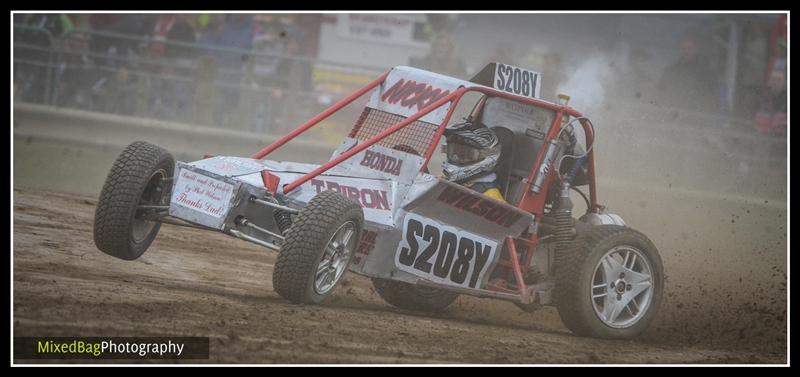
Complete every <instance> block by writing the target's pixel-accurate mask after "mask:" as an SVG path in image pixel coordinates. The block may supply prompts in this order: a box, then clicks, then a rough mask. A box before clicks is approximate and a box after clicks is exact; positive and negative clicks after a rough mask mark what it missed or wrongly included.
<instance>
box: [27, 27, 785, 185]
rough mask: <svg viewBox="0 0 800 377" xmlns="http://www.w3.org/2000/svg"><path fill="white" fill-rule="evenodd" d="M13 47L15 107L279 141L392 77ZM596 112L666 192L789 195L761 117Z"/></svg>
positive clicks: (129, 40) (282, 57)
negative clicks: (757, 124) (757, 129)
mask: <svg viewBox="0 0 800 377" xmlns="http://www.w3.org/2000/svg"><path fill="white" fill-rule="evenodd" d="M98 46H100V47H98ZM155 46H158V47H159V49H160V50H161V51H162V53H161V54H152V51H153V50H154V47H155ZM156 50H157V49H156ZM13 51H14V59H13V62H14V98H15V101H19V102H29V103H37V104H46V105H51V106H56V107H63V108H74V109H81V110H90V111H97V112H104V113H112V114H118V115H130V116H135V117H142V118H154V119H159V120H166V121H177V122H183V123H189V124H197V125H207V126H217V127H223V128H225V129H233V130H241V131H255V132H269V133H278V134H280V133H283V132H285V131H287V130H289V129H291V128H293V127H294V126H296V125H297V124H300V123H302V122H303V121H305V120H307V119H308V118H310V117H311V116H312V115H314V114H316V113H318V112H319V111H321V110H322V109H324V108H326V107H327V106H328V105H329V104H331V103H333V102H334V101H336V100H338V99H339V98H341V97H343V96H344V95H346V94H348V93H350V92H352V91H353V90H355V89H356V88H359V87H361V86H362V85H363V84H365V83H367V82H369V81H370V80H372V79H374V78H375V77H377V76H378V75H379V74H380V73H381V72H383V70H381V69H375V68H372V67H367V66H352V65H348V66H344V65H342V64H338V63H335V62H326V61H322V60H319V59H311V58H307V57H302V56H297V55H292V54H287V53H284V52H282V51H277V50H270V49H267V48H256V49H251V50H243V49H236V48H230V47H223V46H209V45H205V44H200V43H184V42H177V41H156V40H153V39H151V38H148V37H141V36H132V35H127V34H116V33H110V32H99V31H93V30H83V29H73V30H71V31H69V32H68V33H66V34H65V35H62V36H59V37H57V38H56V37H54V36H53V35H52V34H51V33H50V32H48V31H47V30H46V29H42V28H35V27H30V26H25V25H14V46H13ZM404 63H405V62H398V64H404ZM386 68H388V67H386ZM575 94H577V93H575ZM361 104H363V102H362V103H361ZM359 110H360V109H359V106H358V104H354V106H352V107H350V108H348V109H347V110H346V111H345V112H344V113H342V114H337V115H336V116H334V117H332V118H331V121H332V123H333V125H332V127H331V128H333V129H334V131H333V132H331V137H332V138H337V137H338V138H341V136H342V135H344V134H345V132H346V130H347V129H349V128H350V127H351V126H352V125H353V123H354V121H355V119H356V118H357V117H358V113H359ZM587 115H589V116H590V117H593V119H594V122H595V124H597V125H598V128H599V130H598V131H599V132H600V134H599V138H598V140H599V143H600V144H603V145H601V146H602V147H603V148H605V149H601V150H599V151H598V153H599V156H600V157H601V159H603V158H605V161H606V164H607V166H604V167H603V168H602V169H605V170H606V171H608V170H612V171H613V172H612V174H615V175H617V174H618V175H628V176H629V177H630V178H631V179H632V180H634V181H636V180H643V179H651V177H653V176H654V175H655V176H658V174H654V169H655V170H658V169H659V168H658V167H661V168H660V169H661V170H663V171H664V172H665V173H664V177H662V179H661V180H660V182H659V183H663V184H664V185H672V184H675V185H676V186H693V187H696V186H704V187H703V188H706V189H712V190H713V189H719V188H720V186H724V187H727V189H728V190H738V191H745V192H747V193H751V194H758V195H769V196H776V195H777V196H781V195H785V188H786V187H785V186H786V185H785V181H786V168H785V166H786V138H785V137H767V136H762V135H758V134H755V133H754V132H752V130H753V126H752V120H750V119H733V118H731V117H726V116H720V115H709V114H704V113H691V112H687V111H678V110H676V109H669V108H664V107H657V106H649V105H647V104H641V103H627V104H626V103H615V104H614V108H613V109H611V111H607V112H606V114H603V116H601V117H595V116H593V114H591V113H587ZM621 149H624V150H625V151H624V152H622V151H621ZM634 156H636V157H634ZM601 162H602V161H601ZM667 163H668V164H667ZM665 164H667V165H665ZM645 177H647V178H645ZM765 177H767V178H765ZM765 183H766V184H765Z"/></svg>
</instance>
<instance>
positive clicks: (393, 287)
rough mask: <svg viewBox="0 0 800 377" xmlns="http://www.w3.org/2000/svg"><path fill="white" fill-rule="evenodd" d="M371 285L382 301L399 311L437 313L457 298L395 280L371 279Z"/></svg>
mask: <svg viewBox="0 0 800 377" xmlns="http://www.w3.org/2000/svg"><path fill="white" fill-rule="evenodd" d="M372 285H373V286H374V287H375V292H378V295H379V296H381V298H382V299H384V300H385V301H386V302H388V303H389V304H392V305H393V306H396V307H398V308H401V309H408V310H418V311H424V312H439V311H442V310H444V309H445V308H447V307H448V306H449V305H450V304H452V303H453V301H455V300H456V298H458V293H454V292H450V291H446V290H443V289H438V288H434V287H425V286H419V285H413V284H409V283H405V282H402V281H396V280H387V279H372Z"/></svg>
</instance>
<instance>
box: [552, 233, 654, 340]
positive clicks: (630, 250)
mask: <svg viewBox="0 0 800 377" xmlns="http://www.w3.org/2000/svg"><path fill="white" fill-rule="evenodd" d="M663 290H664V267H663V265H662V263H661V257H659V255H658V250H657V249H656V247H655V246H654V245H653V243H652V242H651V241H650V240H649V239H648V238H647V237H646V236H645V235H643V234H642V233H639V232H638V231H636V230H633V229H631V228H628V227H624V226H618V225H600V226H596V227H594V228H593V229H592V230H591V231H590V232H589V233H588V234H587V235H585V236H583V237H581V238H579V239H578V240H576V242H575V244H574V246H573V247H572V248H570V249H569V250H567V251H565V252H564V253H563V254H562V255H559V256H558V259H557V261H556V288H555V304H556V307H557V308H558V313H559V316H560V317H561V320H562V321H563V322H564V324H565V325H566V326H567V328H569V329H570V330H571V331H572V332H573V333H575V334H577V335H581V336H591V337H598V338H612V339H630V338H634V337H636V336H638V335H640V334H641V333H642V332H644V330H646V329H647V327H648V325H649V324H650V322H652V320H653V318H654V317H655V315H656V312H657V311H658V307H659V305H660V303H661V298H662V295H663Z"/></svg>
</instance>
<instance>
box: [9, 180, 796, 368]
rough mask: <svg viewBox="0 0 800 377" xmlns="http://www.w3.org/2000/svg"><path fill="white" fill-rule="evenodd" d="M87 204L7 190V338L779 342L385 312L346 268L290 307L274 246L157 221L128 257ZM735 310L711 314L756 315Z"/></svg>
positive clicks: (591, 353)
mask: <svg viewBox="0 0 800 377" xmlns="http://www.w3.org/2000/svg"><path fill="white" fill-rule="evenodd" d="M95 203H96V200H95V199H94V198H88V197H84V196H78V195H70V194H63V193H53V192H46V191H37V190H27V189H23V188H17V189H15V190H14V230H13V236H14V240H13V244H14V249H13V256H14V257H13V259H14V276H13V283H14V287H13V291H14V335H15V336H134V335H135V336H148V335H149V336H166V335H172V336H208V337H210V338H211V359H210V360H208V362H215V363H239V362H246V363H728V362H736V363H784V362H786V354H785V348H783V351H781V343H780V341H781V340H780V339H779V338H775V337H774V336H773V338H767V339H766V340H765V339H761V338H758V339H760V341H761V342H760V343H757V344H754V342H744V341H743V342H741V343H736V342H703V341H694V340H692V339H694V337H695V334H696V329H695V328H694V327H691V326H688V327H686V328H682V327H681V326H680V323H681V321H683V318H684V317H683V316H680V315H676V316H674V317H675V319H674V320H673V319H670V316H669V313H671V312H670V311H667V315H664V316H661V317H662V318H659V321H657V322H656V323H655V326H654V329H652V331H649V332H648V334H647V336H646V337H645V338H644V340H640V341H608V340H601V339H589V338H579V337H575V336H573V335H571V334H570V333H569V332H568V331H567V330H565V329H564V327H563V325H561V323H560V321H559V319H558V316H557V314H556V313H555V310H554V309H552V308H544V309H542V310H540V311H538V312H536V313H533V314H528V313H524V312H521V311H520V310H518V309H517V308H516V307H514V305H513V304H511V303H507V302H501V301H496V300H488V299H477V298H472V297H464V296H462V297H460V298H459V299H458V300H457V301H456V303H455V304H454V305H453V306H452V307H451V308H450V309H448V311H447V312H445V313H442V314H436V315H430V314H420V313H413V312H408V311H403V310H398V309H395V308H392V307H390V306H388V305H387V304H385V303H384V302H383V301H381V300H380V298H379V297H378V296H377V295H376V294H375V292H374V290H373V289H372V286H371V283H370V282H369V280H368V279H366V278H363V277H360V276H356V275H354V274H348V275H347V276H346V280H345V281H343V282H342V285H341V286H340V287H339V288H337V291H336V293H335V294H334V296H333V297H331V299H330V300H329V301H327V302H326V303H324V304H323V305H321V306H304V305H292V304H289V303H288V302H286V301H285V300H283V299H281V298H280V297H279V296H278V295H277V294H275V293H274V292H273V291H272V286H271V281H272V277H271V271H272V265H273V264H274V263H275V255H274V254H273V253H270V252H267V251H265V250H264V249H262V248H260V247H258V246H255V245H252V244H249V243H246V242H243V241H239V240H236V239H232V238H230V237H227V236H225V235H222V234H216V233H209V232H204V231H199V230H194V229H187V228H179V227H174V226H169V225H165V226H163V227H162V230H161V233H160V234H159V236H158V237H157V238H156V241H155V242H154V244H153V245H152V246H151V249H150V250H149V251H148V252H147V253H145V255H144V256H143V257H141V258H140V259H138V260H136V261H131V262H126V261H122V260H116V259H114V258H112V257H109V256H107V255H105V254H103V253H101V252H100V251H98V250H97V249H96V248H95V246H94V243H93V239H92V222H93V217H94V206H95ZM668 276H669V271H668ZM778 277H780V276H778ZM668 284H669V282H668ZM713 289H715V288H713V287H712V288H708V289H707V292H706V294H707V295H715V294H718V293H719V292H716V291H714V290H713ZM745 304H747V303H745ZM745 304H741V305H745ZM779 304H780V303H778V308H779V309H780V305H779ZM684 305H688V304H684ZM726 305H728V304H727V303H726V302H725V301H724V300H723V301H720V303H718V304H716V306H715V307H714V309H713V310H716V311H717V312H719V313H718V314H715V315H720V316H721V315H722V313H724V312H726V311H735V310H750V311H751V312H753V313H757V312H758V310H767V309H765V308H766V307H765V308H762V307H751V306H746V305H745V306H741V305H740V306H730V305H728V306H726ZM747 305H751V304H747ZM783 307H784V312H785V302H784V303H783ZM687 309H690V308H687ZM697 310H699V309H697ZM708 310H710V309H707V310H706V314H708V313H709V311H708ZM713 310H712V311H711V312H713ZM767 311H769V310H767ZM714 313H716V312H714ZM693 314H697V313H693ZM765 315H766V314H765ZM770 315H773V313H772V312H771V311H770ZM777 315H779V313H778V314H777ZM740 317H741V318H739V317H737V316H736V315H735V314H731V315H728V316H727V317H724V318H721V319H720V318H716V319H715V320H716V321H723V322H725V321H734V322H735V321H740V322H741V323H737V324H747V323H748V322H747V321H754V320H758V319H759V318H762V317H759V316H752V315H750V316H747V315H744V316H740ZM764 318H766V317H764ZM777 319H778V318H774V320H775V321H776V322H775V323H772V324H770V325H769V326H767V327H768V328H775V329H776V330H775V331H776V332H777V334H778V335H777V336H780V325H781V324H783V325H784V328H785V321H786V319H785V317H784V318H783V322H780V321H777ZM724 328H725V327H724V326H723V327H722V329H724ZM720 331H721V330H720ZM761 331H766V330H764V329H763V328H762V330H761ZM690 333H691V334H690ZM783 334H784V336H785V330H784V332H783ZM690 335H691V336H690ZM702 335H703V334H699V336H700V337H702ZM771 335H774V334H772V333H770V332H769V331H766V334H765V335H764V336H771ZM745 337H746V338H747V337H749V334H745ZM745 340H748V339H745ZM769 340H771V341H772V342H771V343H764V342H767V341H769ZM719 343H725V344H719ZM745 343H748V344H750V346H745V345H744V344H745ZM783 346H785V339H784V343H783ZM192 362H196V361H192ZM201 362H206V361H201Z"/></svg>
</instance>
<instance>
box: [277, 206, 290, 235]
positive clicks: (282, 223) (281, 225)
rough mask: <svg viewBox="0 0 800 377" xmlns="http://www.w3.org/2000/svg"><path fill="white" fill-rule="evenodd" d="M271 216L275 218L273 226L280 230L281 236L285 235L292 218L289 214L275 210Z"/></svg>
mask: <svg viewBox="0 0 800 377" xmlns="http://www.w3.org/2000/svg"><path fill="white" fill-rule="evenodd" d="M273 215H274V216H275V224H277V225H278V229H280V231H281V233H282V234H286V231H287V230H289V227H290V226H292V217H291V215H290V214H289V212H286V211H284V210H281V209H276V210H275V211H274V212H273Z"/></svg>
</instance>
